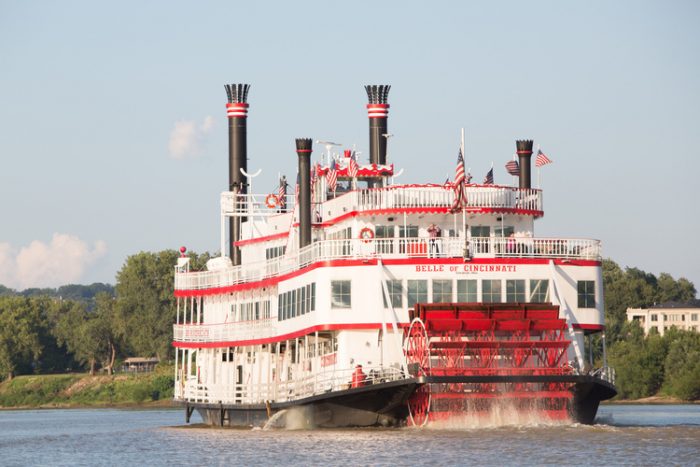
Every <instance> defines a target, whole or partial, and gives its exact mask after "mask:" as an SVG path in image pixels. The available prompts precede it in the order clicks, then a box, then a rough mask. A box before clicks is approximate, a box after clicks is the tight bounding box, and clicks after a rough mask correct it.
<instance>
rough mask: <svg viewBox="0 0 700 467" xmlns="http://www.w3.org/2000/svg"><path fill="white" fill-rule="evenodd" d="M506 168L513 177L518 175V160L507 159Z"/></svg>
mask: <svg viewBox="0 0 700 467" xmlns="http://www.w3.org/2000/svg"><path fill="white" fill-rule="evenodd" d="M506 170H507V171H508V173H509V174H511V175H513V176H514V177H517V176H518V175H520V166H519V165H518V161H508V162H507V163H506Z"/></svg>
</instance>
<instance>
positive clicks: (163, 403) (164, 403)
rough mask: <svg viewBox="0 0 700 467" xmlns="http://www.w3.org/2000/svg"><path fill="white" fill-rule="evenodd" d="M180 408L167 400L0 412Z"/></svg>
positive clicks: (25, 407) (45, 406)
mask: <svg viewBox="0 0 700 467" xmlns="http://www.w3.org/2000/svg"><path fill="white" fill-rule="evenodd" d="M179 408H180V406H179V405H178V404H177V403H175V401H173V400H172V399H168V400H157V401H149V402H142V403H135V402H125V403H114V404H109V403H106V404H71V403H64V404H42V405H18V406H0V412H3V411H6V410H7V411H9V410H61V409H68V410H72V409H76V410H80V409H82V410H84V409H143V410H156V409H179Z"/></svg>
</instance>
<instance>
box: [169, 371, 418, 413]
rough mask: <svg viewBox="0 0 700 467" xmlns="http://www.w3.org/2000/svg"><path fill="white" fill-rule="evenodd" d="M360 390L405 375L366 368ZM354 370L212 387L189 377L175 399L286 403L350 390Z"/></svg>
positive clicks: (231, 402) (179, 385) (179, 388)
mask: <svg viewBox="0 0 700 467" xmlns="http://www.w3.org/2000/svg"><path fill="white" fill-rule="evenodd" d="M363 370H364V372H365V379H364V380H362V382H361V385H362V386H370V385H373V384H377V383H385V382H390V381H398V380H401V379H405V378H406V376H405V375H404V373H403V372H402V371H401V370H399V369H396V368H391V367H365V368H364V369H363ZM354 372H355V369H354V368H348V369H333V370H327V371H322V372H318V373H311V372H309V373H308V374H306V375H303V376H301V377H299V378H296V379H293V380H289V381H275V382H272V383H263V384H252V383H244V384H231V385H225V384H213V385H206V384H202V383H198V382H197V380H196V377H190V379H188V380H187V381H186V382H184V384H182V382H181V381H177V382H176V384H175V398H176V399H179V400H186V401H189V402H199V403H209V404H219V403H221V404H241V403H243V404H264V403H265V401H275V402H287V401H295V400H299V399H304V398H306V397H311V396H314V395H318V394H325V393H328V392H331V391H340V390H344V389H350V387H351V382H352V379H353V373H354Z"/></svg>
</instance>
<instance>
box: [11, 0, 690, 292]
mask: <svg viewBox="0 0 700 467" xmlns="http://www.w3.org/2000/svg"><path fill="white" fill-rule="evenodd" d="M699 21H700V2H695V1H656V2H646V1H615V2H611V1H585V2H582V1H579V2H573V1H572V2H567V1H527V2H524V1H512V2H509V1H494V2H465V1H459V2H457V1H455V2H439V1H434V2H425V1H423V2H409V1H401V2H398V1H397V2H380V1H368V2H364V1H352V2H330V1H319V2H306V1H295V2H282V1H280V2H261V1H249V2H233V1H222V2H206V1H200V2H174V1H168V2H165V1H163V2H155V1H153V2H144V1H138V2H136V1H120V2H95V1H65V2H53V1H52V2H48V1H47V2H41V1H33V2H23V1H4V0H0V161H1V165H0V200H1V203H0V284H5V285H7V286H10V287H15V288H25V287H30V286H57V285H60V284H64V283H69V282H79V283H89V282H93V281H104V282H112V283H113V282H114V276H115V273H116V271H118V270H119V269H120V268H121V266H122V264H123V262H124V259H125V258H126V256H128V255H129V254H133V253H137V252H139V251H157V250H161V249H166V248H177V247H179V246H180V245H186V246H187V247H188V248H190V249H193V250H196V251H204V250H209V251H216V250H218V245H219V241H218V235H219V219H218V197H219V193H220V192H221V191H222V190H223V189H225V187H226V184H227V127H226V125H227V123H226V113H225V103H226V94H225V92H224V87H223V85H224V84H225V83H250V84H251V85H252V88H251V91H250V95H249V102H250V112H249V119H248V128H249V130H248V154H249V157H250V161H249V168H250V169H251V170H257V169H258V168H261V169H262V171H263V172H262V175H261V176H260V177H258V178H256V179H255V182H254V183H255V186H254V190H255V191H258V192H270V191H272V190H273V188H274V186H275V185H276V179H277V174H278V172H279V171H282V172H283V173H286V174H287V175H288V176H289V177H290V179H293V176H294V173H295V163H296V154H295V152H294V138H296V137H311V138H314V139H328V140H334V141H338V142H341V143H343V144H344V145H345V146H348V147H349V146H351V145H352V144H357V148H358V150H361V151H363V152H364V156H363V157H367V154H368V149H367V147H368V136H367V133H368V130H367V114H366V109H365V104H366V101H367V99H366V95H365V92H364V89H363V85H365V84H391V85H392V89H391V93H390V95H389V102H390V104H391V111H390V115H389V131H390V132H391V133H393V134H394V135H395V137H394V138H392V139H391V141H390V146H389V155H388V157H389V159H390V161H392V162H394V163H395V164H396V165H397V167H398V168H404V169H405V172H404V175H402V176H401V177H400V178H399V179H397V181H403V182H442V181H444V179H445V177H446V174H448V173H449V174H450V175H451V174H452V173H453V170H454V164H455V158H456V152H457V148H458V145H459V129H460V128H461V127H464V128H466V131H467V151H466V160H467V162H466V165H467V166H468V167H471V170H472V174H473V175H474V179H475V180H476V181H480V180H482V179H483V176H484V174H485V173H486V171H487V170H488V168H489V167H490V166H491V163H492V162H493V163H494V167H495V179H496V183H510V182H511V178H510V177H509V176H507V174H506V172H505V169H504V167H503V165H504V164H505V163H506V162H507V161H508V160H509V159H510V158H511V156H512V154H513V152H514V150H515V140H516V139H522V138H532V139H534V140H535V144H540V145H541V147H542V149H543V151H545V152H546V153H547V154H548V155H549V157H550V158H551V159H553V160H554V164H552V165H549V166H546V167H545V168H543V169H542V188H543V189H544V202H545V217H544V218H543V219H541V220H540V221H538V223H537V226H536V233H537V235H538V236H561V237H578V238H598V239H601V240H602V241H603V247H604V255H605V256H606V257H609V258H612V259H613V260H615V261H617V262H618V263H620V264H621V265H623V266H636V267H639V268H641V269H644V270H646V271H649V272H653V273H654V274H658V273H660V272H668V273H671V274H672V275H673V276H674V277H676V278H677V277H679V276H684V277H687V278H688V279H690V280H691V281H693V282H694V283H695V284H696V287H698V288H700V239H698V235H699V232H700V218H699V213H700V208H698V204H699V203H700V195H699V194H698V191H699V188H698V182H697V180H698V177H699V176H700V150H699V149H698V148H699V147H700V128H699V123H700V28H699V27H698V23H699ZM314 149H315V153H314V156H320V153H321V150H322V148H320V147H318V146H317V147H315V148H314Z"/></svg>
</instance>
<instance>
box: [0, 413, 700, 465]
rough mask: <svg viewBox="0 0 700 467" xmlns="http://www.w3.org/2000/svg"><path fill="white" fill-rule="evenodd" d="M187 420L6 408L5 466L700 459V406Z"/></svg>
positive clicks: (1, 438)
mask: <svg viewBox="0 0 700 467" xmlns="http://www.w3.org/2000/svg"><path fill="white" fill-rule="evenodd" d="M198 421H199V419H198V417H197V415H196V414H195V415H194V416H193V419H192V422H193V423H197V422H198ZM183 425H184V413H183V410H113V409H86V410H78V409H72V410H16V411H15V410H11V411H0V465H2V466H25V465H47V466H63V465H66V466H67V465H70V466H75V465H86V466H88V465H89V466H98V465H139V466H140V465H149V466H150V465H235V466H240V465H255V466H263V465H276V466H287V465H343V466H348V465H351V466H356V465H430V466H434V465H479V466H483V465H498V466H500V465H700V405H656V406H654V405H606V406H602V407H601V409H600V411H599V417H598V424H597V425H593V426H584V425H577V424H556V425H548V424H539V423H536V422H533V421H529V422H527V424H524V425H523V424H510V425H507V426H497V424H492V422H489V423H487V424H486V425H484V426H479V427H476V426H473V423H472V422H470V423H465V424H464V425H463V426H460V425H459V424H457V425H455V426H451V427H449V428H445V427H439V428H422V429H417V428H400V429H342V430H261V429H254V430H250V429H215V428H197V427H189V428H187V427H183Z"/></svg>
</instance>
